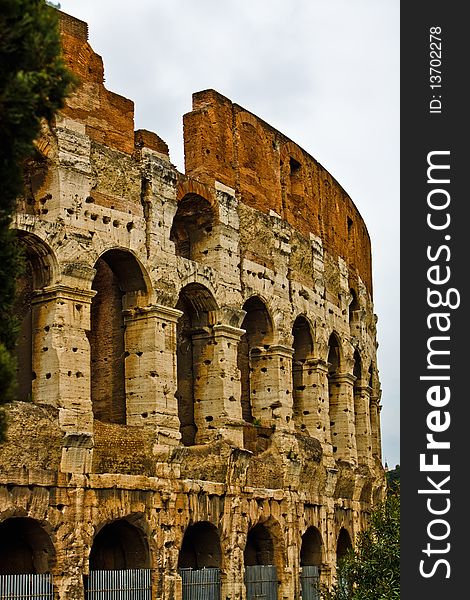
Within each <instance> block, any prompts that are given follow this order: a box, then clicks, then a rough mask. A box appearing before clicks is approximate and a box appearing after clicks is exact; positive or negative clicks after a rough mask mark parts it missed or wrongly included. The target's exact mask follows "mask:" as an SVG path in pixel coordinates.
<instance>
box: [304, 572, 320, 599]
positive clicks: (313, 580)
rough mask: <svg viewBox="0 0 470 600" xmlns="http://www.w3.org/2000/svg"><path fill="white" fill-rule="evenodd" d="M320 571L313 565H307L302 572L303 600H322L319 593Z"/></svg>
mask: <svg viewBox="0 0 470 600" xmlns="http://www.w3.org/2000/svg"><path fill="white" fill-rule="evenodd" d="M319 584H320V569H319V568H318V567H314V566H313V565H306V566H304V567H302V569H301V571H300V589H301V590H302V600H320V592H319Z"/></svg>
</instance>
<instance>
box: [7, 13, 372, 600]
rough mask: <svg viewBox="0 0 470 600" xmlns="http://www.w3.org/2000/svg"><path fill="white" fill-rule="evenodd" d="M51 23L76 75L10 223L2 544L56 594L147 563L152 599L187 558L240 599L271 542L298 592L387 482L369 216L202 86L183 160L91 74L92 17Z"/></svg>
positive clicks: (99, 70) (96, 71)
mask: <svg viewBox="0 0 470 600" xmlns="http://www.w3.org/2000/svg"><path fill="white" fill-rule="evenodd" d="M61 23H62V25H61V27H62V36H63V44H64V54H65V57H66V59H67V61H68V63H69V65H70V66H71V68H72V69H73V70H74V71H75V72H76V73H77V74H78V75H79V76H80V78H81V85H80V87H79V88H78V89H77V90H76V91H75V93H74V94H73V95H72V96H71V97H70V98H69V99H68V101H67V106H66V107H65V108H64V110H63V111H61V113H60V115H58V116H57V118H56V121H55V123H54V125H53V127H52V128H51V129H47V128H45V129H44V132H43V135H42V137H41V139H40V140H38V142H37V149H38V157H37V159H34V160H31V161H30V162H29V163H28V164H27V165H26V168H25V194H24V197H22V198H20V199H19V200H18V208H17V213H16V215H15V219H14V224H13V226H14V227H15V229H16V230H17V231H18V234H19V239H20V241H21V243H22V244H23V246H24V247H25V248H26V250H27V255H28V260H29V264H30V265H31V269H30V270H29V271H28V272H27V273H26V275H25V278H24V281H23V282H22V287H21V289H22V290H23V291H24V293H23V294H22V295H21V297H20V298H19V301H18V309H17V310H18V313H19V314H21V317H25V319H26V321H25V322H26V323H30V325H28V327H26V326H25V327H26V329H25V334H24V335H22V337H21V340H20V343H19V347H18V356H19V357H20V364H21V368H22V369H23V370H22V372H21V381H22V386H21V390H23V392H22V396H23V397H21V398H19V400H21V402H17V403H13V404H12V405H11V407H10V408H9V410H8V419H9V430H8V438H7V441H6V442H5V443H4V444H2V445H1V446H0V556H3V555H9V554H8V553H9V552H10V553H11V552H12V550H11V549H10V546H9V544H10V541H11V539H12V535H13V534H14V532H15V531H16V532H20V531H21V536H22V538H24V539H25V540H26V541H27V544H29V547H30V548H31V549H32V550H31V551H33V552H36V554H38V553H39V554H41V553H42V554H41V556H43V557H44V556H45V557H46V558H47V560H46V559H45V558H43V560H42V562H41V566H36V567H34V566H33V567H30V568H31V569H33V568H34V569H36V570H42V571H50V572H52V573H53V575H54V582H55V584H54V585H55V587H56V590H57V593H58V597H59V598H61V600H65V599H67V600H81V599H82V598H83V597H84V588H83V575H87V574H88V573H89V571H90V568H91V569H96V568H110V567H109V565H121V566H124V567H127V568H131V567H132V568H133V567H137V568H140V567H141V568H146V567H150V568H151V570H152V589H153V592H152V594H153V596H152V597H153V598H158V599H160V600H170V599H179V598H181V593H182V592H181V578H180V576H179V574H178V566H184V565H186V564H189V563H191V561H193V562H194V564H196V563H197V564H200V565H209V566H210V565H212V563H213V562H215V563H216V564H214V566H218V567H220V569H221V578H222V596H221V597H223V598H231V599H232V600H235V599H239V600H241V599H242V598H245V597H246V593H245V586H244V582H243V573H244V566H245V565H247V566H249V565H250V564H252V563H253V561H255V560H268V558H265V559H262V558H260V557H263V556H265V557H269V560H270V561H273V562H274V564H275V565H276V568H277V578H278V589H279V598H284V599H286V600H287V599H289V600H291V599H295V598H299V595H300V579H299V574H300V564H301V556H303V559H302V560H303V563H302V564H304V565H305V564H315V565H317V566H320V567H321V577H322V579H323V581H325V582H329V581H331V579H332V577H334V574H335V567H336V559H337V555H338V552H340V551H342V549H343V548H344V546H345V544H346V545H347V543H352V542H353V541H354V539H355V536H356V535H357V533H358V532H359V531H360V530H361V529H362V528H363V527H364V526H365V524H366V522H367V515H368V513H369V512H370V510H371V507H372V505H373V504H374V502H377V501H378V500H379V499H380V498H381V497H382V494H383V491H384V477H383V469H382V465H381V454H380V452H381V450H380V448H381V444H380V405H379V402H380V384H379V379H378V371H377V365H376V330H375V323H376V317H375V315H374V313H373V302H372V282H371V265H370V244H369V239H368V236H367V232H366V229H365V225H364V223H363V221H362V219H361V217H360V215H359V213H358V212H357V210H356V208H355V207H354V205H353V203H352V201H351V200H350V199H349V198H348V196H347V195H346V193H345V192H344V190H342V188H341V187H340V186H339V185H338V184H337V182H336V181H335V180H334V179H333V178H332V177H331V175H329V174H328V173H327V172H326V171H325V170H324V169H323V168H322V167H321V165H319V164H318V163H317V162H316V161H315V160H314V159H313V158H312V157H310V156H309V155H308V154H307V153H305V152H304V151H303V150H302V149H300V148H299V147H298V146H296V145H295V144H294V143H293V142H291V141H290V140H288V139H287V138H286V137H285V136H283V135H282V134H280V133H279V132H277V131H275V130H274V129H273V128H272V127H270V126H269V125H267V124H266V123H264V122H263V121H261V120H260V119H258V118H257V117H255V116H254V115H252V114H251V113H249V112H247V111H245V110H244V109H242V108H241V107H238V106H236V105H233V104H232V103H231V102H230V100H228V99H227V98H224V97H222V96H221V95H220V94H218V93H217V92H214V91H212V90H209V91H205V92H200V93H198V94H195V95H194V100H193V101H194V105H193V111H192V112H191V113H189V115H186V116H185V122H184V127H185V152H186V174H182V173H179V172H177V170H176V169H175V167H174V166H173V165H172V164H171V163H170V160H169V156H168V148H167V146H166V144H165V142H163V141H162V140H161V139H160V138H159V137H158V136H157V135H156V134H152V133H150V132H147V131H138V132H134V130H133V105H132V102H130V101H129V100H126V99H125V98H122V97H120V96H117V95H116V94H113V93H112V92H109V91H108V90H106V88H105V87H104V85H103V65H102V61H101V58H100V57H99V56H97V55H96V54H95V53H94V52H93V50H92V49H91V47H90V46H89V44H88V41H87V26H86V24H85V23H82V22H80V21H78V20H76V19H73V18H72V17H69V16H68V15H62V17H61ZM29 356H31V357H32V358H31V360H30V359H29ZM29 363H31V364H29ZM29 371H31V373H30V372H29ZM29 378H30V380H29ZM24 390H26V391H24ZM15 528H16V529H15ZM2 532H5V533H2ZM12 532H13V533H12ZM185 534H186V538H185ZM302 536H304V537H302ZM183 540H186V542H185V544H184V548H183ZM188 540H189V541H188ZM345 540H346V541H345ZM257 544H258V545H259V548H261V549H258V550H259V551H257V550H256V547H257V546H256V545H257ZM211 545H213V546H214V547H213V548H212V550H210V551H209V549H208V546H211ZM206 546H207V547H206ZM219 546H220V547H219ZM111 548H112V549H111ZM189 548H193V550H192V551H194V553H195V554H194V556H193V557H192V558H191V556H192V554H191V552H190V551H189ZM268 549H269V552H268ZM15 552H16V553H17V555H18V556H20V555H21V556H23V554H24V552H26V553H27V550H25V549H24V548H23V547H18V548H16V550H15ZM21 552H23V554H21ZM15 556H16V555H15ZM195 557H196V558H195ZM256 557H258V558H256ZM308 557H310V558H308ZM100 561H101V562H100ZM305 561H307V562H305ZM308 561H313V562H308ZM21 564H24V565H34V564H36V563H35V562H34V560H33V559H31V560H29V562H28V560H26V559H25V560H24V561H23V562H21ZM37 564H38V565H39V563H37ZM191 564H192V563H191ZM100 565H102V566H101V567H100ZM103 565H104V566H103ZM24 568H26V566H25V567H24ZM0 570H1V568H0Z"/></svg>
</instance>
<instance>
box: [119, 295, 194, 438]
mask: <svg viewBox="0 0 470 600" xmlns="http://www.w3.org/2000/svg"><path fill="white" fill-rule="evenodd" d="M181 315H182V312H181V311H180V310H177V309H175V308H169V307H167V306H160V305H153V306H148V307H146V308H134V309H128V310H125V311H124V323H125V327H126V329H125V350H126V353H125V377H126V413H127V424H128V425H134V426H142V425H145V426H150V427H154V428H156V430H157V431H158V445H163V446H167V445H170V446H174V445H177V444H178V443H179V440H180V438H181V434H180V431H179V419H178V404H177V400H176V397H175V393H176V381H177V377H176V323H177V321H178V319H179V317H180V316H181Z"/></svg>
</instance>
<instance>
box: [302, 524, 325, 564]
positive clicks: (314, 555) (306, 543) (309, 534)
mask: <svg viewBox="0 0 470 600" xmlns="http://www.w3.org/2000/svg"><path fill="white" fill-rule="evenodd" d="M323 553H324V546H323V539H322V536H321V533H320V531H319V530H318V529H317V528H316V527H314V526H310V527H308V528H307V530H306V531H305V533H304V534H303V535H302V543H301V546H300V566H301V567H305V566H316V567H320V566H321V564H322V563H323Z"/></svg>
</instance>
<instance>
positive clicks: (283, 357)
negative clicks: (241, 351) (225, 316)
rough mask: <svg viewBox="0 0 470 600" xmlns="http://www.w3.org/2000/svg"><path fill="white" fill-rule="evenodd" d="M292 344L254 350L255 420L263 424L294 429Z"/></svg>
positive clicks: (252, 358)
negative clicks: (290, 346) (290, 345)
mask: <svg viewBox="0 0 470 600" xmlns="http://www.w3.org/2000/svg"><path fill="white" fill-rule="evenodd" d="M293 354H294V350H293V349H292V348H289V347H288V346H281V345H272V346H270V347H269V348H268V349H267V350H265V349H262V348H253V349H252V350H251V353H250V396H251V405H252V409H253V419H254V421H256V422H258V424H259V425H261V426H263V427H271V426H272V425H276V427H277V428H281V429H286V428H287V429H289V430H292V429H293V426H294V422H293V418H292V356H293Z"/></svg>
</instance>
